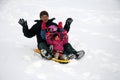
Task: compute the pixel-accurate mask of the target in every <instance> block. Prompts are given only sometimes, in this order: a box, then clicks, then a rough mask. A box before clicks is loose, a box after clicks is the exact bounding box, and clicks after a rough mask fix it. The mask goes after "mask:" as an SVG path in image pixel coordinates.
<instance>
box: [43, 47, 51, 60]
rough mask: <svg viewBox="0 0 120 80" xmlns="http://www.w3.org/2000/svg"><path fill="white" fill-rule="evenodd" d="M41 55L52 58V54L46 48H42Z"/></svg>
mask: <svg viewBox="0 0 120 80" xmlns="http://www.w3.org/2000/svg"><path fill="white" fill-rule="evenodd" d="M41 56H42V57H44V58H46V59H48V60H50V59H51V58H52V56H51V55H50V54H48V53H47V51H46V50H45V49H41Z"/></svg>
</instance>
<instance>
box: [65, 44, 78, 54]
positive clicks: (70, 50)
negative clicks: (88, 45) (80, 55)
mask: <svg viewBox="0 0 120 80" xmlns="http://www.w3.org/2000/svg"><path fill="white" fill-rule="evenodd" d="M64 52H65V53H67V54H68V55H69V54H72V53H73V54H75V55H76V54H77V51H76V50H75V49H74V48H73V47H72V45H71V44H70V43H67V44H65V45H64Z"/></svg>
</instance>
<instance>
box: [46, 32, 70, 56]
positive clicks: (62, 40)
mask: <svg viewBox="0 0 120 80" xmlns="http://www.w3.org/2000/svg"><path fill="white" fill-rule="evenodd" d="M55 34H57V35H58V37H59V40H55V38H53V36H51V35H50V33H49V32H48V33H47V36H46V41H47V43H48V44H49V45H53V53H54V54H55V53H60V54H62V53H63V51H64V45H65V44H66V43H68V35H67V32H66V31H65V30H64V31H63V32H61V33H60V32H57V33H55Z"/></svg>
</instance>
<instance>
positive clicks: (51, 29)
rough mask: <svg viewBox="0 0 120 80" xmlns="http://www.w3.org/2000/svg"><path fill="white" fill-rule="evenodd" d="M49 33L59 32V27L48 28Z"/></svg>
mask: <svg viewBox="0 0 120 80" xmlns="http://www.w3.org/2000/svg"><path fill="white" fill-rule="evenodd" d="M48 31H50V32H55V31H57V26H55V25H51V26H49V27H48Z"/></svg>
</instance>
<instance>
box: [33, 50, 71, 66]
mask: <svg viewBox="0 0 120 80" xmlns="http://www.w3.org/2000/svg"><path fill="white" fill-rule="evenodd" d="M34 52H35V53H38V54H40V52H41V51H40V50H39V49H34ZM51 60H52V61H55V62H59V63H61V64H67V63H69V62H70V60H60V59H56V58H52V59H51Z"/></svg>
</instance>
